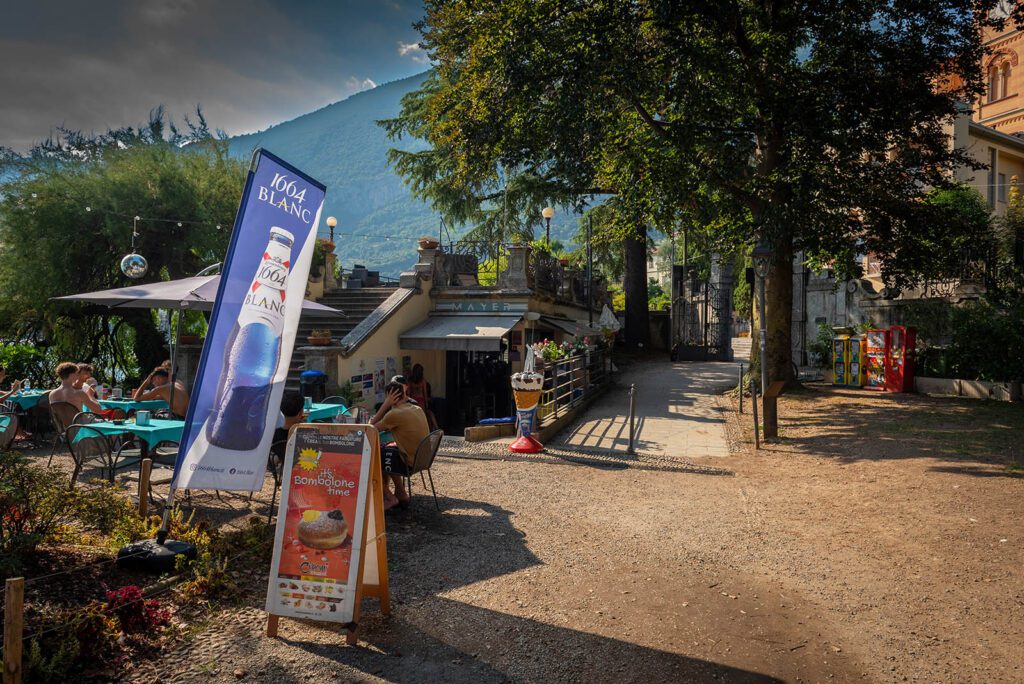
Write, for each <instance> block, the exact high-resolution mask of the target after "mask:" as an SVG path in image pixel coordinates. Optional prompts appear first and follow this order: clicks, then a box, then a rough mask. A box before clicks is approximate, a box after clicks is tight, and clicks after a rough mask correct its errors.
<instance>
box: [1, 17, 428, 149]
mask: <svg viewBox="0 0 1024 684" xmlns="http://www.w3.org/2000/svg"><path fill="white" fill-rule="evenodd" d="M422 14H423V9H422V5H421V1H420V0H363V1H358V0H337V1H335V2H327V1H320V2H315V1H313V0H292V1H289V2H279V1H275V0H217V1H216V2H211V1H207V0H137V1H135V2H132V1H130V0H122V1H115V0H96V1H92V2H88V3H83V2H81V0H43V1H41V2H27V1H25V0H2V2H0V15H2V17H3V20H2V21H0V64H3V68H2V69H0V92H2V93H3V97H0V145H4V146H8V147H14V148H15V149H19V150H23V149H25V148H26V147H27V146H29V145H30V144H31V143H32V142H35V141H39V140H41V139H44V138H45V137H46V136H47V135H48V134H49V133H50V131H51V129H52V128H53V127H54V126H59V125H64V126H67V127H69V128H73V129H81V130H84V131H103V130H106V129H107V128H108V127H117V126H121V125H135V124H138V123H140V122H144V121H145V120H146V119H147V117H148V114H149V111H150V110H151V109H152V108H154V107H156V106H157V105H161V104H162V105H165V106H166V107H167V109H168V112H169V114H170V115H171V116H172V118H174V119H175V120H179V121H180V119H181V117H182V115H184V114H187V113H189V112H191V111H193V110H194V108H195V106H196V105H197V104H198V105H201V106H202V108H203V111H204V112H205V113H206V115H207V119H208V120H209V122H210V124H211V125H213V126H215V127H217V128H221V129H224V130H225V131H227V133H229V134H231V135H234V134H238V133H247V132H251V131H255V130H260V129H263V128H266V127H267V126H270V125H272V124H275V123H278V122H280V121H284V120H287V119H291V118H294V117H296V116H299V115H301V114H304V113H306V112H309V111H312V110H314V109H317V108H319V107H322V106H324V105H326V104H329V103H331V102H335V101H337V100H340V99H343V98H345V97H347V96H348V95H351V94H352V93H355V92H358V91H360V90H364V89H366V88H368V87H372V86H373V85H374V84H379V83H385V82H387V81H391V80H395V79H397V78H403V77H405V76H410V75H412V74H415V73H419V72H421V71H424V70H425V69H426V68H427V67H428V64H427V60H426V56H425V55H424V54H423V52H422V50H420V49H419V47H418V46H417V45H416V43H417V40H418V38H419V35H418V34H417V32H416V30H415V29H414V28H413V27H412V24H413V23H414V22H415V21H417V20H419V19H420V18H421V17H422Z"/></svg>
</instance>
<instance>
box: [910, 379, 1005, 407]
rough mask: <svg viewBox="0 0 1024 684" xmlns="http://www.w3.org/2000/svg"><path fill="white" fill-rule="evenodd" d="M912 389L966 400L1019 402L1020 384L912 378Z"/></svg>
mask: <svg viewBox="0 0 1024 684" xmlns="http://www.w3.org/2000/svg"><path fill="white" fill-rule="evenodd" d="M914 389H915V390H917V391H918V392H920V393H921V394H938V395H945V396H953V397H966V398H968V399H993V400H995V401H1020V398H1021V396H1020V394H1021V393H1020V384H1019V383H1015V382H985V381H984V380H961V379H959V378H920V377H918V378H914Z"/></svg>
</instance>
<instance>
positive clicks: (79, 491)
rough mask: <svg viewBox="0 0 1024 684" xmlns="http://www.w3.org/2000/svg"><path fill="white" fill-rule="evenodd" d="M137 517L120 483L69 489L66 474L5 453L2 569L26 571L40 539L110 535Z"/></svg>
mask: <svg viewBox="0 0 1024 684" xmlns="http://www.w3.org/2000/svg"><path fill="white" fill-rule="evenodd" d="M132 520H135V521H137V520H138V516H137V514H136V513H135V510H134V508H133V507H132V505H131V503H130V502H129V501H128V499H127V498H125V497H124V495H123V494H121V493H120V492H119V491H118V490H117V489H116V488H114V487H111V486H108V485H103V486H97V487H78V488H76V489H73V490H69V489H68V487H67V475H66V474H65V473H63V472H62V471H59V470H57V469H50V468H44V467H41V466H37V465H32V464H30V463H29V462H28V461H27V460H25V458H24V457H22V456H20V455H18V454H15V453H13V452H2V453H0V573H2V574H3V575H10V574H12V573H16V572H19V571H21V570H22V568H23V567H24V564H25V561H26V560H28V559H29V558H30V557H31V556H32V554H34V553H35V551H36V549H37V548H38V546H39V545H40V544H44V543H57V542H62V541H66V540H68V539H70V538H72V537H73V536H74V537H81V535H82V534H85V535H89V534H91V533H99V534H103V535H108V534H110V533H111V532H113V531H114V530H116V529H117V528H118V527H119V526H123V525H125V521H132Z"/></svg>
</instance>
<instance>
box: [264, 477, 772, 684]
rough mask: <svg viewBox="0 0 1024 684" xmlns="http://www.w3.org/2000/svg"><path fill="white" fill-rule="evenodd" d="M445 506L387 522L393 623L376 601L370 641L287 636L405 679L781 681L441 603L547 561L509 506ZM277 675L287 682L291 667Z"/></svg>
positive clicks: (365, 628) (316, 628) (311, 627)
mask: <svg viewBox="0 0 1024 684" xmlns="http://www.w3.org/2000/svg"><path fill="white" fill-rule="evenodd" d="M446 503H447V505H446V508H445V510H444V511H443V512H441V513H438V512H437V511H435V510H434V509H433V506H432V505H430V501H429V499H425V498H423V497H420V499H419V500H417V501H415V502H414V505H413V506H412V508H411V509H410V511H411V512H405V513H403V514H401V515H402V516H404V517H399V518H397V519H394V520H392V519H389V520H388V538H389V543H388V559H389V566H390V576H389V577H390V583H391V587H392V592H393V597H394V599H393V603H394V604H395V609H394V614H393V615H392V616H391V617H383V616H381V615H380V613H379V611H378V610H377V606H376V603H375V602H368V603H367V604H366V606H365V608H364V611H363V621H362V624H361V628H360V636H361V638H363V639H365V640H366V642H367V645H365V646H360V647H358V648H339V644H340V643H342V642H343V638H344V637H343V632H342V628H341V627H340V626H337V625H325V624H324V623H316V622H305V621H304V622H303V625H304V628H303V630H302V634H303V636H304V637H306V638H303V639H291V638H288V631H287V630H283V637H284V640H285V642H286V643H288V644H289V645H292V646H296V647H298V648H302V649H303V650H306V651H308V652H310V653H313V654H315V655H317V656H319V657H322V658H325V659H327V660H330V661H334V662H337V663H343V664H345V665H347V666H349V667H354V668H356V669H359V670H361V671H363V672H365V673H367V674H372V675H374V676H377V677H381V678H383V679H385V680H387V681H395V682H403V681H412V680H415V681H445V682H505V681H510V680H512V681H645V680H649V681H708V680H712V679H721V680H724V681H730V682H774V681H778V680H776V679H773V678H771V677H768V676H765V675H762V674H759V673H756V672H749V671H746V670H741V669H737V668H733V667H729V666H726V665H722V664H719V663H715V662H711V661H706V660H701V659H697V658H690V657H687V656H684V655H680V654H677V653H671V652H668V651H662V650H658V649H654V648H648V647H645V646H641V645H637V644H633V643H630V642H628V641H623V640H620V639H615V638H610V637H606V636H601V635H597V634H592V633H589V632H584V631H580V630H577V629H573V628H571V627H568V626H557V625H552V624H547V623H544V622H540V621H538V620H534V619H531V618H528V617H521V616H517V615H510V614H507V613H503V612H500V611H497V610H493V609H488V608H482V607H479V606H475V605H470V604H468V603H465V602H463V601H457V600H453V599H450V598H447V597H445V596H443V594H445V593H446V592H449V591H451V590H453V589H457V588H460V587H467V586H469V585H474V584H477V583H482V582H485V581H486V580H490V579H493V578H495V577H499V576H502V575H506V574H509V573H514V572H519V571H521V570H524V569H528V568H530V567H533V566H538V565H540V564H541V561H540V560H539V559H538V558H537V557H536V556H535V555H534V554H533V553H532V552H531V551H530V550H529V548H528V547H527V544H526V541H525V535H524V534H523V533H522V532H520V531H519V530H518V529H516V527H515V526H514V525H513V524H512V513H511V512H510V511H508V510H506V509H504V508H502V507H500V506H496V505H493V504H490V503H486V502H481V501H471V500H465V499H457V498H448V499H446ZM453 559H454V560H453ZM481 591H482V592H484V593H486V591H487V590H486V589H482V590H481ZM508 598H509V599H510V600H511V599H515V598H516V597H515V596H509V597H508ZM268 674H273V673H271V672H268ZM277 674H279V675H280V676H281V678H282V679H287V678H288V676H289V675H288V672H287V671H286V669H284V668H282V669H281V671H280V672H279V673H277Z"/></svg>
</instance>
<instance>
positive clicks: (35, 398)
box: [7, 390, 46, 411]
mask: <svg viewBox="0 0 1024 684" xmlns="http://www.w3.org/2000/svg"><path fill="white" fill-rule="evenodd" d="M44 394H46V392H44V391H43V390H29V391H27V392H26V391H25V390H21V391H20V392H17V393H15V394H12V395H11V396H9V397H7V401H9V402H12V403H14V404H16V405H17V406H18V408H20V409H21V410H22V411H28V410H29V409H30V408H32V407H33V406H35V405H36V404H38V403H39V400H40V399H42V398H43V395H44Z"/></svg>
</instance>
